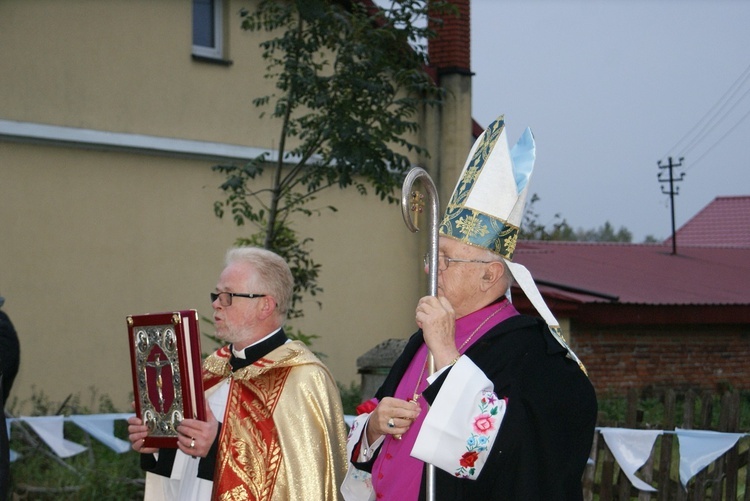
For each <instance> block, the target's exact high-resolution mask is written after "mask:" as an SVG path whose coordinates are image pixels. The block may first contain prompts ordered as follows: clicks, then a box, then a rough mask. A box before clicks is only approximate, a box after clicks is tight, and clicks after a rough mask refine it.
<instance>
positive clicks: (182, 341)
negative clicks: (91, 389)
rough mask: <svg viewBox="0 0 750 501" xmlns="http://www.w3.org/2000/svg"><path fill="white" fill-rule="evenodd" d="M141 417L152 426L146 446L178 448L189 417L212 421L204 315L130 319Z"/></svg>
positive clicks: (137, 409)
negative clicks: (203, 362) (203, 359)
mask: <svg viewBox="0 0 750 501" xmlns="http://www.w3.org/2000/svg"><path fill="white" fill-rule="evenodd" d="M127 323H128V342H129V343H130V365H131V370H132V374H133V396H134V398H135V412H136V414H137V415H138V416H139V417H140V418H141V419H142V420H143V422H144V423H145V424H146V425H147V426H148V427H149V434H148V436H147V437H146V440H145V442H144V445H145V446H146V447H167V448H168V447H172V448H175V447H177V435H178V433H177V430H176V428H177V426H178V425H179V424H180V422H181V421H182V420H183V419H185V418H190V419H200V420H202V421H205V420H206V407H205V403H204V397H203V380H202V379H201V345H200V329H199V327H198V312H197V311H196V310H182V311H174V312H168V313H149V314H146V315H130V316H128V317H127Z"/></svg>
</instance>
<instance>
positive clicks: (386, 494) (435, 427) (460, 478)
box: [342, 117, 597, 501]
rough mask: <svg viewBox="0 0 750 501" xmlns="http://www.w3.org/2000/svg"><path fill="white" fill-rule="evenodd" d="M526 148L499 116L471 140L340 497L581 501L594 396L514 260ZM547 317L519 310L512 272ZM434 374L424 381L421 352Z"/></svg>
mask: <svg viewBox="0 0 750 501" xmlns="http://www.w3.org/2000/svg"><path fill="white" fill-rule="evenodd" d="M534 155H535V145H534V140H533V136H532V135H531V132H530V130H528V129H527V131H526V132H525V133H524V135H523V136H522V137H521V139H520V140H519V142H518V143H517V144H516V145H515V146H514V148H513V149H512V150H509V149H508V145H507V139H506V135H505V123H504V120H503V118H502V117H501V118H500V119H498V120H496V121H495V122H493V123H492V124H491V125H490V126H489V127H488V128H487V130H485V131H484V133H483V134H482V135H481V136H480V138H479V139H478V140H477V141H476V143H475V144H474V146H473V148H472V150H471V152H470V154H469V157H468V159H467V162H466V165H465V166H464V169H463V172H462V174H461V178H460V179H459V181H458V183H457V185H456V188H455V190H454V192H453V196H452V197H451V200H450V201H449V203H448V207H447V210H446V213H445V216H444V218H443V220H442V223H441V225H440V238H439V243H438V259H437V273H438V294H437V297H433V296H427V297H424V298H422V299H421V300H420V301H419V303H418V304H417V307H416V314H415V318H416V323H417V326H418V327H419V331H418V332H417V333H416V334H414V335H413V336H412V337H411V338H410V339H409V342H408V344H407V346H406V347H405V349H404V351H403V353H402V354H401V356H400V357H399V358H398V360H397V361H396V363H395V364H394V366H393V367H392V369H391V371H390V373H389V374H388V376H387V378H386V380H385V382H384V383H383V386H382V387H381V388H380V389H379V390H378V391H377V393H376V395H375V398H374V399H372V400H370V401H368V402H366V403H365V404H363V405H362V406H360V410H361V412H362V413H361V414H360V415H359V416H358V417H357V419H356V421H355V423H354V424H353V426H352V431H351V433H350V437H349V441H348V444H347V455H348V460H349V471H348V473H347V477H346V480H345V481H344V484H343V485H342V493H343V494H344V497H345V499H347V500H359V499H399V500H405V501H411V500H417V499H424V497H425V482H424V473H425V469H426V468H425V464H426V463H429V464H433V465H435V467H436V472H435V497H436V499H439V500H465V499H513V500H516V499H518V500H521V499H523V500H524V501H526V500H545V501H546V500H579V499H582V488H581V476H582V474H583V469H584V467H585V465H586V461H587V459H588V455H589V452H590V448H591V442H592V439H593V434H594V426H595V422H596V409H597V406H596V396H595V394H594V390H593V387H592V385H591V383H590V382H589V380H588V377H587V376H586V374H585V372H584V369H583V366H582V364H581V363H580V362H579V361H578V358H577V357H576V356H575V354H574V353H573V352H572V351H571V350H570V349H569V347H568V346H567V345H566V343H565V342H564V341H563V340H562V338H561V336H560V335H559V327H558V324H557V321H556V320H555V319H554V316H553V315H552V313H551V312H550V311H549V309H548V308H547V306H546V305H545V304H544V301H543V300H542V299H541V295H539V293H538V291H537V289H536V286H535V285H534V282H533V280H532V279H531V276H530V274H529V273H528V271H527V270H526V269H525V268H524V267H523V266H521V265H518V264H516V263H513V262H512V257H513V251H514V250H515V243H516V238H517V234H518V226H519V225H520V221H521V218H522V215H523V208H524V203H525V199H526V195H527V192H528V180H529V177H530V175H531V171H532V168H533V163H534ZM514 279H515V280H516V281H517V282H518V284H519V286H520V287H521V288H522V289H523V290H524V292H525V293H526V295H527V296H528V297H529V299H530V301H531V302H532V304H534V306H535V307H536V309H537V311H538V312H539V314H540V315H541V316H542V317H543V319H539V318H536V317H530V316H524V315H520V314H519V313H518V312H517V311H516V309H515V308H514V307H513V304H512V303H511V302H510V300H509V298H508V297H507V296H506V294H507V293H508V291H509V289H510V286H511V285H512V283H513V280H514ZM429 352H431V353H432V355H433V358H434V363H435V369H436V372H435V374H434V375H432V376H430V377H427V372H428V371H427V370H426V369H425V367H426V362H427V358H428V353H429Z"/></svg>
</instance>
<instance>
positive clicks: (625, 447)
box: [599, 428, 662, 492]
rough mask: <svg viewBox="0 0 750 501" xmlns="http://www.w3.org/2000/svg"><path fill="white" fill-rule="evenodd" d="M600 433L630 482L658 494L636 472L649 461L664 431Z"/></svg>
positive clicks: (624, 430)
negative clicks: (655, 443) (657, 440)
mask: <svg viewBox="0 0 750 501" xmlns="http://www.w3.org/2000/svg"><path fill="white" fill-rule="evenodd" d="M599 432H600V433H601V434H602V435H603V436H604V441H605V442H607V446H608V447H609V450H610V451H612V455H613V456H614V457H615V459H616V460H617V464H619V465H620V468H621V469H622V472H623V473H624V474H625V476H626V477H628V479H629V480H630V482H631V483H632V484H633V485H634V486H635V487H636V488H637V489H640V490H642V491H646V492H656V489H655V488H654V487H652V486H651V485H649V484H648V483H646V482H644V481H643V480H641V479H640V478H638V477H636V476H635V472H636V471H638V469H639V468H640V467H641V466H643V465H644V464H646V461H648V458H649V456H650V455H651V451H652V450H653V448H654V442H656V438H657V437H658V436H659V435H661V434H662V431H661V430H631V429H625V428H599Z"/></svg>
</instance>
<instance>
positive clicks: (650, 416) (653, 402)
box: [598, 391, 750, 432]
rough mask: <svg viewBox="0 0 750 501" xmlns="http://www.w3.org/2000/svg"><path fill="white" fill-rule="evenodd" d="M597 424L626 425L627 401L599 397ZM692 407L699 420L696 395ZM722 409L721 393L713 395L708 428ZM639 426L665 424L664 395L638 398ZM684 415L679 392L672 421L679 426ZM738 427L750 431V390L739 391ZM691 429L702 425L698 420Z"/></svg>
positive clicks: (699, 412)
mask: <svg viewBox="0 0 750 501" xmlns="http://www.w3.org/2000/svg"><path fill="white" fill-rule="evenodd" d="M598 404H599V423H598V425H599V426H625V415H626V412H627V400H626V398H625V397H621V396H609V395H605V396H599V397H598ZM693 405H694V407H693V409H692V411H693V416H695V419H698V417H699V416H701V412H702V409H701V406H702V405H703V404H702V401H701V398H696V399H695V401H694V404H693ZM720 412H721V396H719V395H715V396H714V397H713V400H712V404H711V416H710V420H711V425H710V426H709V427H708V428H709V429H717V428H718V425H719V416H720ZM638 413H639V417H638V421H639V425H638V427H639V428H652V429H658V428H662V427H663V423H664V399H663V396H653V397H644V398H641V399H639V400H638ZM684 415H685V397H684V395H678V397H677V399H676V402H675V420H676V422H677V424H678V425H681V424H682V419H683V416H684ZM739 419H740V422H739V429H740V430H741V431H745V432H747V431H750V392H747V391H745V392H741V393H740V409H739ZM693 427H694V428H701V429H702V428H704V427H703V426H702V425H700V424H698V423H697V422H696V423H694V424H693Z"/></svg>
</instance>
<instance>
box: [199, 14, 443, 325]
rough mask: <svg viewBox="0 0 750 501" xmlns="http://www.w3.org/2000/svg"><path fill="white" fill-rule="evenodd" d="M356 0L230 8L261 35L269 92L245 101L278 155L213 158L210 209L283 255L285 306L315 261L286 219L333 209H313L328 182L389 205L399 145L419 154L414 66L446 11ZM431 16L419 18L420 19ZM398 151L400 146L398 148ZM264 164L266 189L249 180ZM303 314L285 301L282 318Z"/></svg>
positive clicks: (313, 277) (311, 283)
mask: <svg viewBox="0 0 750 501" xmlns="http://www.w3.org/2000/svg"><path fill="white" fill-rule="evenodd" d="M365 3H366V2H346V1H327V0H294V1H288V2H280V1H274V0H261V1H260V2H259V4H258V6H257V8H256V10H254V11H248V10H243V11H242V12H241V14H240V15H241V22H242V28H243V29H245V30H248V31H253V32H266V33H268V34H269V37H270V38H268V39H267V40H266V41H264V42H263V43H262V44H261V46H260V47H261V49H262V51H263V59H264V61H265V62H266V65H267V66H266V74H265V76H266V78H267V79H269V80H272V81H273V82H274V91H273V92H272V93H271V94H268V95H263V96H258V97H256V98H254V99H253V100H252V102H253V104H254V105H255V106H256V107H258V108H259V109H261V110H262V111H261V113H260V116H261V117H266V118H270V120H271V123H272V124H273V125H274V126H278V127H279V139H278V145H279V147H278V155H277V156H276V157H275V158H273V159H270V158H268V157H267V156H266V155H265V154H264V155H260V156H259V157H257V158H254V159H252V160H251V161H249V162H247V163H245V164H244V165H237V164H229V165H217V166H214V167H213V169H214V170H215V171H218V172H221V173H223V174H225V176H226V181H225V182H224V183H223V184H222V185H221V189H222V190H223V191H224V194H225V195H226V199H225V200H222V201H217V202H216V203H215V205H214V211H215V213H216V215H217V216H219V217H223V216H224V214H225V213H226V212H229V213H231V215H232V217H233V218H234V221H235V223H236V224H237V225H244V224H245V223H246V222H247V223H251V224H253V225H255V227H256V231H255V232H254V233H253V234H252V235H250V236H249V237H248V238H241V239H239V240H238V242H237V243H238V244H250V245H259V246H262V247H265V248H267V249H272V250H274V251H275V252H277V253H278V254H280V255H281V256H283V257H284V258H286V259H287V261H288V262H289V263H290V267H291V268H292V273H293V274H294V277H295V293H294V297H293V304H294V305H298V304H299V301H300V299H301V298H302V296H303V295H304V294H306V293H308V294H310V295H312V296H315V295H316V294H317V293H318V292H320V291H321V289H320V287H319V286H318V283H317V277H318V274H319V272H320V266H319V265H318V264H316V263H315V262H314V260H313V259H312V258H311V253H310V250H309V245H310V243H311V242H312V239H311V238H309V237H308V238H301V237H300V235H299V234H298V233H297V231H295V229H294V227H293V221H294V216H300V215H301V216H311V215H313V214H320V212H321V211H322V210H325V209H327V210H336V209H335V208H334V207H331V206H328V207H325V208H321V207H313V206H311V203H312V202H314V201H315V200H316V197H317V196H318V194H319V193H320V192H321V191H323V190H325V189H328V188H331V187H335V186H338V187H339V188H347V187H350V186H353V187H355V188H356V189H357V190H358V191H359V193H361V194H363V195H364V194H367V192H368V188H373V189H374V191H375V193H376V194H377V195H378V196H379V197H380V199H381V200H387V201H388V202H391V203H395V202H397V201H398V198H397V197H395V196H394V190H395V189H396V188H398V187H400V184H401V183H402V181H403V176H404V174H405V172H406V171H407V170H408V169H409V168H410V167H411V162H410V160H409V158H408V157H407V156H406V154H408V153H409V152H412V153H414V154H417V155H422V156H428V152H427V151H426V150H425V149H424V148H422V147H420V146H419V145H417V144H414V143H412V142H410V141H408V140H407V139H405V137H406V136H407V135H408V134H410V133H413V132H415V131H416V130H417V129H418V122H417V120H418V113H419V112H420V111H421V110H422V109H423V107H425V105H434V104H437V103H438V102H439V101H440V99H441V98H442V92H441V90H440V88H439V87H438V86H436V84H435V83H434V81H433V80H432V79H431V78H430V76H429V75H428V74H427V73H426V71H425V66H426V63H427V52H426V41H427V40H428V39H429V38H431V37H433V36H434V32H433V30H432V29H430V28H429V26H432V24H431V23H432V22H439V20H437V18H434V17H431V16H434V15H436V14H440V13H444V12H447V11H449V10H450V9H449V8H448V7H447V6H445V5H442V2H439V4H440V5H438V4H437V3H435V2H430V6H429V7H430V8H429V10H428V8H427V3H428V2H427V1H424V0H423V1H413V0H396V1H393V2H391V3H390V4H389V5H390V7H387V8H379V9H374V8H372V7H367V6H366V5H365ZM428 19H430V22H428ZM405 153H406V154H405ZM266 170H269V171H271V176H270V178H271V180H272V181H271V185H270V187H258V184H256V180H257V179H258V178H259V177H260V176H261V175H262V174H263V173H264V172H265V171H266ZM299 316H302V310H301V309H300V308H299V307H298V306H296V307H293V308H292V311H291V312H290V317H291V318H294V317H299Z"/></svg>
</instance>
